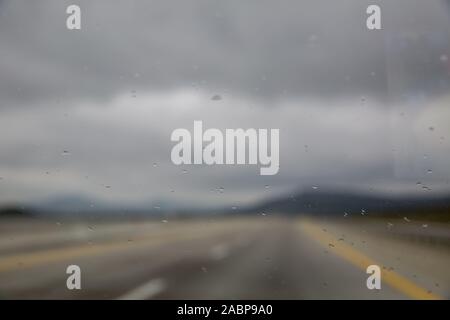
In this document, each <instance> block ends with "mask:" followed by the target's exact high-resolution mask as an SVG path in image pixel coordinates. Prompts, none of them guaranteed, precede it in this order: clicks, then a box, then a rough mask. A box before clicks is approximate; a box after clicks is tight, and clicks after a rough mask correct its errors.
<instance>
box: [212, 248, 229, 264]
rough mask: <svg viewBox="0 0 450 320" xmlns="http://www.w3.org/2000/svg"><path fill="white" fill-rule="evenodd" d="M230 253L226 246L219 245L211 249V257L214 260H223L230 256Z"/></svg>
mask: <svg viewBox="0 0 450 320" xmlns="http://www.w3.org/2000/svg"><path fill="white" fill-rule="evenodd" d="M229 251H230V248H229V246H227V245H226V244H218V245H215V246H214V247H212V248H211V250H210V251H209V255H210V256H211V258H212V259H214V260H222V259H225V258H226V257H227V256H228V253H229Z"/></svg>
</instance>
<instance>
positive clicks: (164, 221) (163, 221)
mask: <svg viewBox="0 0 450 320" xmlns="http://www.w3.org/2000/svg"><path fill="white" fill-rule="evenodd" d="M161 222H162V223H167V222H169V221H167V220H165V219H164V220H161Z"/></svg>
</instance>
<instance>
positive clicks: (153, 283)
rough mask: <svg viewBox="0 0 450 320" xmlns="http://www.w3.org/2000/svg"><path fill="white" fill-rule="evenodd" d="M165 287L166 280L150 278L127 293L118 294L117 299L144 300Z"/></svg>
mask: <svg viewBox="0 0 450 320" xmlns="http://www.w3.org/2000/svg"><path fill="white" fill-rule="evenodd" d="M166 287H167V284H166V282H165V281H164V280H163V279H152V280H150V281H149V282H147V283H144V284H143V285H141V286H139V287H137V288H135V289H133V290H131V291H129V292H128V293H126V294H124V295H122V296H120V297H118V298H117V300H145V299H150V298H152V297H154V296H156V295H157V294H159V293H160V292H162V291H163V290H164V289H165V288H166Z"/></svg>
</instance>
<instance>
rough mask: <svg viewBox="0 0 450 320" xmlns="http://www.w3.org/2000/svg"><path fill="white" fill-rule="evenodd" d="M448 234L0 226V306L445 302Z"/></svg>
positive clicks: (284, 221)
mask: <svg viewBox="0 0 450 320" xmlns="http://www.w3.org/2000/svg"><path fill="white" fill-rule="evenodd" d="M448 230H449V229H448V227H447V226H441V225H437V224H426V225H423V224H422V223H420V224H417V223H416V224H414V223H413V222H409V221H396V222H395V223H391V222H389V223H388V224H387V223H386V221H375V222H373V221H370V220H369V219H368V220H367V221H366V220H364V219H358V220H346V219H339V220H328V221H327V220H325V219H307V218H274V217H268V216H258V217H254V218H232V219H231V218H230V219H223V218H217V219H210V220H206V219H205V220H169V221H164V222H162V221H136V222H127V223H123V222H117V221H116V222H113V221H110V222H101V223H100V222H98V221H97V222H92V223H85V222H84V223H82V222H61V223H58V222H55V221H40V220H33V221H28V220H11V221H7V220H4V221H2V222H1V223H0V298H2V299H448V298H449V297H450V275H449V272H448V270H449V267H450V250H449V246H448V243H445V239H444V242H442V241H438V242H437V243H435V242H433V241H430V239H434V238H439V237H441V238H442V237H444V238H445V235H447V236H448V234H449V233H448ZM434 233H435V234H436V236H435V237H433V234H434ZM405 235H406V236H405ZM424 239H425V240H424ZM72 264H75V265H78V266H80V268H81V290H69V289H67V287H66V280H67V277H68V274H66V268H67V266H69V265H72ZM371 264H376V265H379V266H380V268H381V270H382V275H381V279H382V280H381V286H382V287H381V289H380V290H369V289H368V288H367V286H366V279H367V277H368V276H369V275H368V274H367V273H366V268H367V266H368V265H371Z"/></svg>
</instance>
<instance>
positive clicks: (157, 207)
mask: <svg viewBox="0 0 450 320" xmlns="http://www.w3.org/2000/svg"><path fill="white" fill-rule="evenodd" d="M153 209H156V210H159V209H161V207H160V206H154V207H153Z"/></svg>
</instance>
